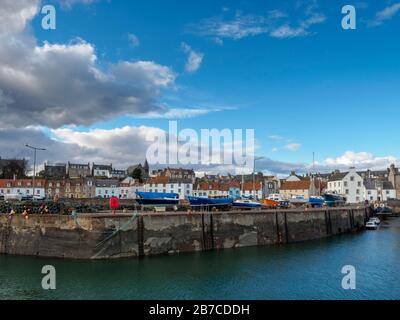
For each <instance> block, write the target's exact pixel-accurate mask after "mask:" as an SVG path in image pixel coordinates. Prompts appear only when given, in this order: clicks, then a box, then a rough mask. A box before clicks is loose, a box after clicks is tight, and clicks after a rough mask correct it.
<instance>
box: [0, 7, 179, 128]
mask: <svg viewBox="0 0 400 320" xmlns="http://www.w3.org/2000/svg"><path fill="white" fill-rule="evenodd" d="M38 5H39V3H38V2H37V1H36V2H35V1H22V2H21V1H18V2H13V1H9V0H7V1H6V2H5V5H4V6H3V3H2V6H1V8H0V10H1V11H0V26H1V28H0V30H2V33H0V42H1V50H0V88H1V93H0V113H1V115H2V116H1V118H0V126H1V127H19V126H20V127H21V126H22V127H24V126H27V125H42V126H48V127H53V128H57V127H60V126H63V125H70V124H75V125H90V124H93V123H95V122H98V121H106V120H108V119H109V118H112V117H115V116H119V115H137V114H138V115H140V114H145V113H149V112H151V113H157V112H159V113H166V112H168V109H167V108H166V107H165V106H163V105H162V104H161V103H160V101H159V100H160V98H161V94H162V92H161V91H162V90H163V89H167V88H171V89H172V88H174V87H175V80H176V77H177V75H176V74H175V72H174V71H173V70H172V69H171V68H169V67H167V66H163V65H160V64H157V63H156V62H154V61H120V62H117V63H115V64H108V65H107V67H106V68H102V67H101V65H104V63H102V62H98V58H97V55H96V52H95V47H94V46H93V45H92V44H90V43H87V42H85V41H83V40H81V39H77V40H75V41H73V42H70V43H68V44H50V43H44V44H43V45H38V44H37V42H36V39H35V38H34V36H33V35H32V34H31V33H30V32H29V28H27V25H28V23H29V22H30V20H31V19H32V18H33V17H34V15H35V14H37V12H38ZM9 17H11V18H12V19H11V20H12V21H11V20H10V21H8V20H9V19H10V18H9ZM3 18H4V19H5V20H3ZM3 23H5V24H6V23H9V24H10V27H6V26H5V25H4V26H3Z"/></svg>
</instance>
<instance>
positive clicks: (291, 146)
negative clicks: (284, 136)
mask: <svg viewBox="0 0 400 320" xmlns="http://www.w3.org/2000/svg"><path fill="white" fill-rule="evenodd" d="M283 148H284V149H286V150H289V151H297V150H299V149H300V148H301V144H300V143H288V144H287V145H285V146H284V147H283Z"/></svg>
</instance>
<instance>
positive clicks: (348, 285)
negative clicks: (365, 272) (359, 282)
mask: <svg viewBox="0 0 400 320" xmlns="http://www.w3.org/2000/svg"><path fill="white" fill-rule="evenodd" d="M342 274H344V275H345V276H344V277H343V279H342V288H343V289H344V290H356V268H355V267H354V266H351V265H347V266H344V267H343V268H342Z"/></svg>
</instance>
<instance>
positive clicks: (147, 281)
mask: <svg viewBox="0 0 400 320" xmlns="http://www.w3.org/2000/svg"><path fill="white" fill-rule="evenodd" d="M44 265H52V266H54V267H55V269H56V290H50V291H46V290H43V289H42V286H41V281H42V277H43V276H44V275H42V274H41V270H42V267H43V266H44ZM346 265H351V266H354V267H355V269H356V289H355V290H344V289H343V288H342V279H343V277H344V276H345V275H343V274H342V273H341V270H342V267H343V266H346ZM399 284H400V220H399V218H393V219H391V220H389V222H383V223H382V225H381V227H380V228H379V229H378V230H375V231H364V232H360V233H355V234H348V235H341V236H335V237H332V238H329V239H322V240H315V241H308V242H304V243H296V244H289V245H281V246H270V247H249V248H241V249H234V250H225V251H217V252H201V253H193V254H184V255H174V256H154V257H148V258H144V259H122V260H107V261H74V260H60V259H41V258H32V257H20V256H9V255H0V299H257V300H258V299H400V287H399Z"/></svg>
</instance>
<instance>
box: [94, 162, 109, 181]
mask: <svg viewBox="0 0 400 320" xmlns="http://www.w3.org/2000/svg"><path fill="white" fill-rule="evenodd" d="M112 172H113V168H112V165H103V164H94V163H93V167H92V176H93V177H103V178H111V177H112Z"/></svg>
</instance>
